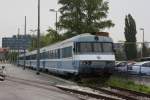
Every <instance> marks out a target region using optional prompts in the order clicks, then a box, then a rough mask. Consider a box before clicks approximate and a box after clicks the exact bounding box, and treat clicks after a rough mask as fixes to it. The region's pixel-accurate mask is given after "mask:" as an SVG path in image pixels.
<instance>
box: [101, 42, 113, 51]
mask: <svg viewBox="0 0 150 100" xmlns="http://www.w3.org/2000/svg"><path fill="white" fill-rule="evenodd" d="M112 51H113V50H112V43H103V52H112Z"/></svg>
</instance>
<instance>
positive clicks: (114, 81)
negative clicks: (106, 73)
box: [77, 75, 150, 94]
mask: <svg viewBox="0 0 150 100" xmlns="http://www.w3.org/2000/svg"><path fill="white" fill-rule="evenodd" d="M77 83H78V84H79V85H82V86H83V85H84V86H96V87H109V86H114V87H120V88H124V89H129V90H133V91H137V92H142V93H147V94H150V87H149V86H145V85H140V84H137V83H135V82H134V81H131V80H129V79H127V77H124V76H116V75H112V76H111V77H109V78H108V77H94V78H84V79H81V80H80V81H78V82H77Z"/></svg>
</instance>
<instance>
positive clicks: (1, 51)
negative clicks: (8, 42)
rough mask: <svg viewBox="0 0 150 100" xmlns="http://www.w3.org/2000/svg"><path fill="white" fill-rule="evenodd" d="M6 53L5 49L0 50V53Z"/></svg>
mask: <svg viewBox="0 0 150 100" xmlns="http://www.w3.org/2000/svg"><path fill="white" fill-rule="evenodd" d="M7 51H8V49H7V48H0V53H5V52H7Z"/></svg>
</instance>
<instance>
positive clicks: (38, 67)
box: [36, 0, 40, 75]
mask: <svg viewBox="0 0 150 100" xmlns="http://www.w3.org/2000/svg"><path fill="white" fill-rule="evenodd" d="M37 30H38V31H37V73H36V74H37V75H39V74H40V71H39V69H40V0H38V29H37Z"/></svg>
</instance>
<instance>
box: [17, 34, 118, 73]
mask: <svg viewBox="0 0 150 100" xmlns="http://www.w3.org/2000/svg"><path fill="white" fill-rule="evenodd" d="M36 55H37V51H36V50H35V51H32V52H29V53H26V59H27V60H26V65H27V66H31V67H33V68H36V65H37V61H36ZM22 58H23V55H20V61H19V62H20V64H22V62H23V60H22ZM114 66H115V54H114V50H113V41H112V39H111V38H110V37H107V36H95V35H91V34H82V35H78V36H75V37H73V38H70V39H67V40H65V41H62V42H59V43H56V44H53V45H50V46H47V47H44V48H41V49H40V68H41V69H47V70H49V71H51V72H55V73H58V74H74V75H78V74H88V73H100V72H104V71H110V70H112V69H113V67H114Z"/></svg>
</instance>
